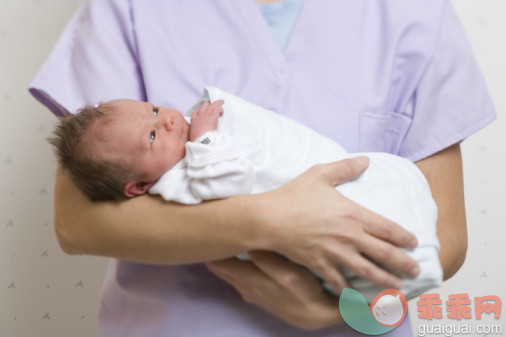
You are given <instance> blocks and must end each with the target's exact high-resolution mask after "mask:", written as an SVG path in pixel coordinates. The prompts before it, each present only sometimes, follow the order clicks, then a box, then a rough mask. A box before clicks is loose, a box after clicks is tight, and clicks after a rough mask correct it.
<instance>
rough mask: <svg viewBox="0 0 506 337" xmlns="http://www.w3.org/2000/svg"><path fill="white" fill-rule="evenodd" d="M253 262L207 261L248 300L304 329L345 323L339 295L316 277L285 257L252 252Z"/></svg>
mask: <svg viewBox="0 0 506 337" xmlns="http://www.w3.org/2000/svg"><path fill="white" fill-rule="evenodd" d="M249 255H250V257H251V259H252V260H253V262H250V261H241V260H239V259H237V258H229V259H225V260H221V261H215V262H209V263H206V266H207V268H208V269H209V270H210V271H211V272H213V273H214V274H216V275H217V276H218V277H220V278H221V279H223V280H225V281H226V282H228V283H229V284H231V285H232V286H233V287H234V288H235V289H236V290H237V291H238V292H239V294H240V295H241V297H242V298H243V300H244V301H245V302H248V303H251V304H254V305H256V306H258V307H260V308H262V309H263V310H265V311H267V312H269V313H271V314H272V315H274V316H276V317H278V318H280V319H281V320H283V321H285V322H287V323H289V324H291V325H293V326H297V327H299V328H302V329H311V330H313V329H320V328H324V327H327V326H330V325H334V324H338V323H340V322H342V319H341V316H340V314H339V302H338V299H337V297H335V296H332V295H329V294H327V293H325V292H324V291H323V289H322V287H321V285H320V283H319V282H318V281H317V280H316V278H315V277H314V276H313V275H312V274H311V273H310V272H309V271H307V270H306V269H305V268H302V267H300V266H298V265H296V264H294V263H292V262H290V261H288V260H286V259H285V258H283V257H282V256H279V255H277V254H275V253H271V252H266V251H251V252H249Z"/></svg>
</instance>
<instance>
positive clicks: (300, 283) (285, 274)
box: [249, 251, 349, 292]
mask: <svg viewBox="0 0 506 337" xmlns="http://www.w3.org/2000/svg"><path fill="white" fill-rule="evenodd" d="M249 255H250V257H251V259H252V260H253V262H255V264H256V266H257V267H258V268H260V270H262V271H263V272H264V273H265V274H267V275H268V276H269V277H270V278H272V279H273V280H274V281H275V282H276V283H277V284H279V285H281V286H282V287H288V288H293V289H296V290H297V291H300V290H301V289H306V290H307V291H315V290H317V291H319V290H321V285H320V282H319V281H318V280H317V279H316V277H315V275H314V274H312V273H311V272H309V271H308V270H307V269H306V268H304V267H302V266H299V265H297V264H295V263H293V262H292V261H290V260H287V259H285V258H284V257H283V256H281V255H278V254H276V253H271V252H268V251H250V252H249ZM316 272H317V273H318V274H319V276H320V277H322V278H323V279H324V280H326V281H327V282H328V283H329V284H330V285H331V286H332V287H333V288H334V289H336V290H337V291H338V292H341V291H342V290H343V289H344V288H348V287H349V285H348V283H347V282H346V280H345V278H344V277H343V275H342V274H341V272H340V271H339V269H338V268H336V267H333V266H328V267H327V268H325V267H324V266H321V268H319V271H316Z"/></svg>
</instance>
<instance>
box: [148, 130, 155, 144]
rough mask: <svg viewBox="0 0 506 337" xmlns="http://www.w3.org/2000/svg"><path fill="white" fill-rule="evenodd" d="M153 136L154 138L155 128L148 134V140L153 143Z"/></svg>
mask: <svg viewBox="0 0 506 337" xmlns="http://www.w3.org/2000/svg"><path fill="white" fill-rule="evenodd" d="M155 138H156V132H155V130H153V131H151V134H150V135H149V142H150V143H153V141H154V140H155Z"/></svg>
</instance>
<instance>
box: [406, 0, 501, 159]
mask: <svg viewBox="0 0 506 337" xmlns="http://www.w3.org/2000/svg"><path fill="white" fill-rule="evenodd" d="M439 32H440V33H439V34H440V35H439V39H438V40H437V42H436V45H435V48H434V54H433V56H432V59H431V61H430V62H429V64H428V66H427V69H426V70H425V71H424V74H423V76H422V78H421V80H420V82H419V83H418V86H417V88H416V90H415V92H414V95H413V96H412V97H411V99H410V102H409V103H408V106H407V109H406V110H407V111H406V113H407V114H408V116H409V117H410V118H411V119H412V122H411V126H410V128H409V131H408V132H407V134H406V137H405V138H404V140H403V142H402V145H401V146H400V149H399V151H398V155H399V156H401V157H406V158H408V159H411V160H412V161H418V160H420V159H422V158H425V157H428V156H430V155H432V154H434V153H436V152H438V151H441V150H443V149H445V148H447V147H449V146H450V145H453V144H455V143H458V142H460V141H462V140H463V139H464V138H466V137H467V136H469V135H471V134H472V133H474V132H476V131H478V130H479V129H481V128H483V127H484V126H485V125H487V124H489V123H490V122H492V121H493V120H494V119H495V118H496V113H495V111H494V107H493V104H492V100H491V98H490V96H489V93H488V91H487V87H486V85H485V81H484V79H483V75H482V74H481V71H480V69H479V67H478V65H477V64H476V61H475V59H474V57H473V52H472V50H471V46H470V45H469V42H468V40H467V37H466V35H465V33H464V30H463V28H462V26H461V24H460V22H459V21H458V19H457V17H456V15H455V12H454V11H453V9H452V8H451V5H450V3H447V6H446V8H445V11H444V16H443V20H442V25H441V28H440V30H439Z"/></svg>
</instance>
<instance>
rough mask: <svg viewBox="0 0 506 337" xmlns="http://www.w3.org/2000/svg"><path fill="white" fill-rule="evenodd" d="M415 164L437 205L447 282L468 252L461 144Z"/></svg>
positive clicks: (442, 262)
mask: <svg viewBox="0 0 506 337" xmlns="http://www.w3.org/2000/svg"><path fill="white" fill-rule="evenodd" d="M416 165H417V166H418V167H419V168H420V170H421V171H422V172H423V174H424V175H425V177H426V178H427V181H428V182H429V185H430V187H431V190H432V196H433V197H434V201H435V202H436V204H437V206H438V220H437V236H438V239H439V243H440V245H441V249H440V251H439V259H440V261H441V266H442V268H443V278H444V279H445V280H447V279H449V278H450V277H452V276H453V275H454V274H455V273H456V272H457V271H458V270H459V269H460V267H461V266H462V264H463V263H464V260H465V258H466V252H467V224H466V211H465V202H464V183H463V174H462V157H461V151H460V145H459V144H455V145H452V146H450V147H448V148H446V149H444V150H442V151H440V152H438V153H436V154H434V155H432V156H430V157H428V158H425V159H423V160H420V161H419V162H417V163H416Z"/></svg>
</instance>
